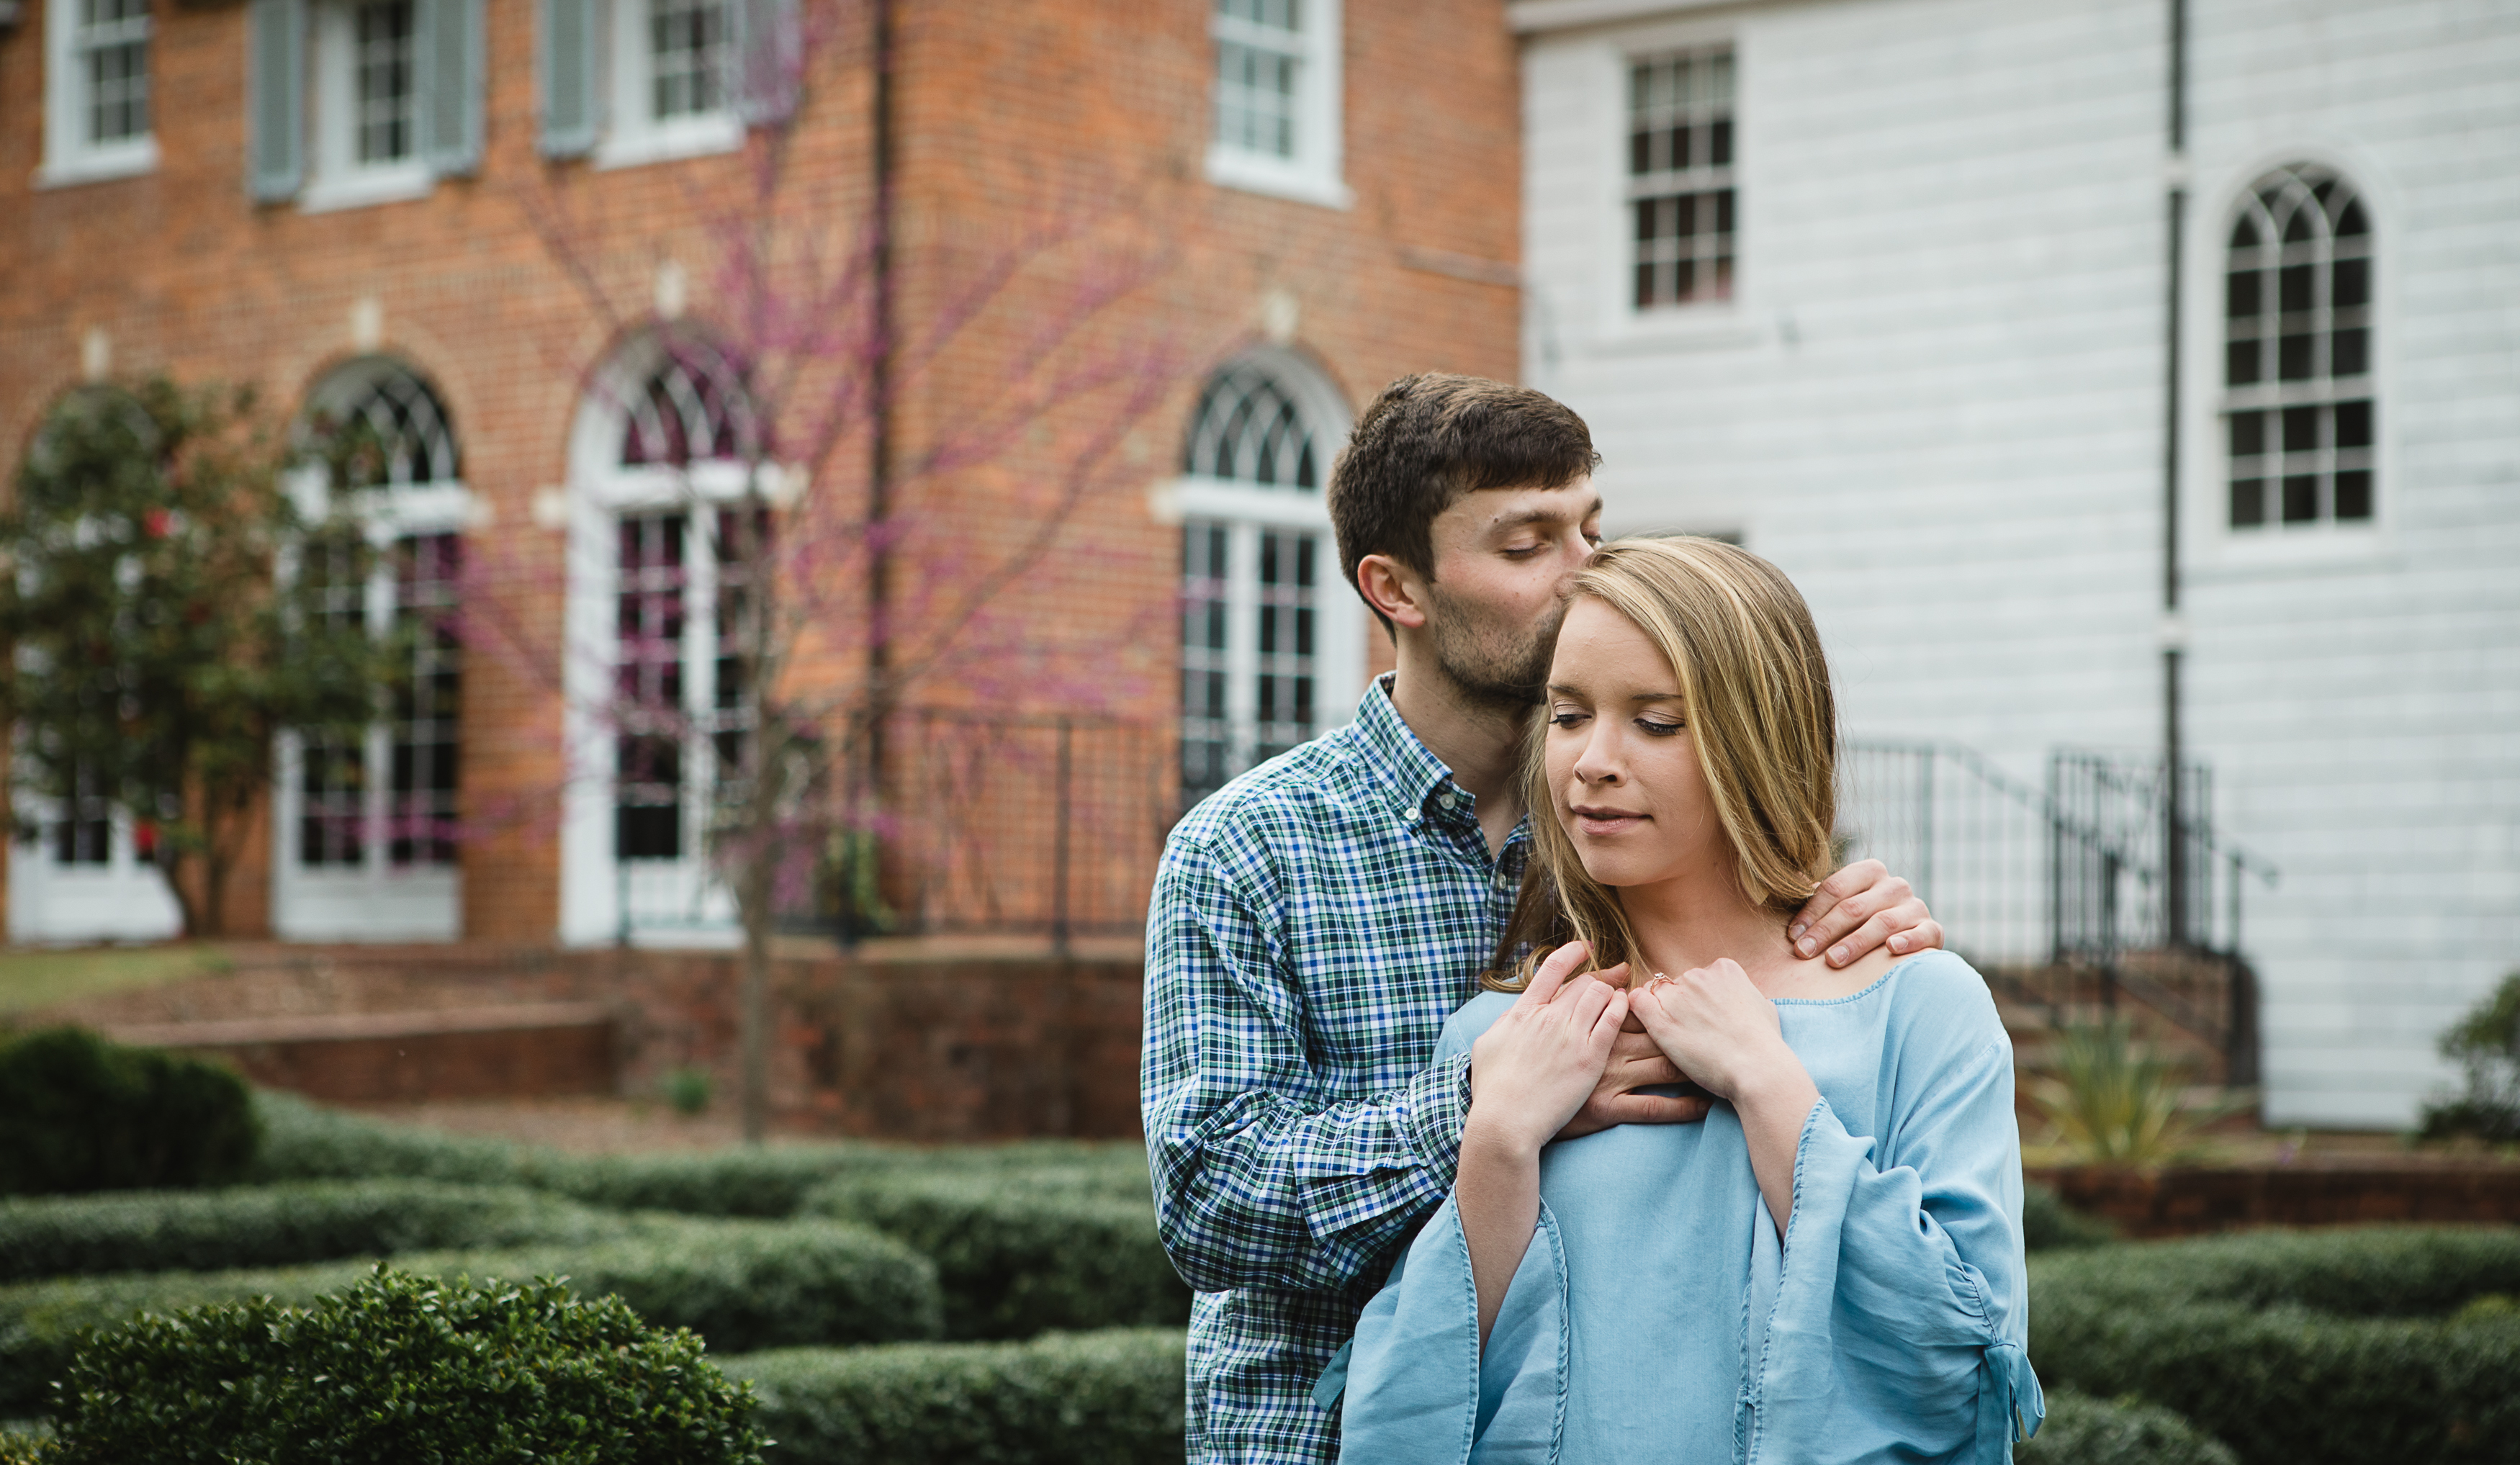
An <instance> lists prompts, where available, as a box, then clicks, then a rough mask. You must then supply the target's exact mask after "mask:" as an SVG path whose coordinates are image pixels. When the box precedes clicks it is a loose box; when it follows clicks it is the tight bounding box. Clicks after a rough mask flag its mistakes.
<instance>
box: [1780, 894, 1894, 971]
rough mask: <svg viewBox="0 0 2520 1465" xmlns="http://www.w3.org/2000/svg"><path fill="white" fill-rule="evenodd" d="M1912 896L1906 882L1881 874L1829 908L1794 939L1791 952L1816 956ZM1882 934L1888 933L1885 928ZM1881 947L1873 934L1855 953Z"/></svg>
mask: <svg viewBox="0 0 2520 1465" xmlns="http://www.w3.org/2000/svg"><path fill="white" fill-rule="evenodd" d="M1912 895H1913V892H1912V891H1911V890H1909V888H1908V882H1907V881H1906V880H1903V879H1901V878H1900V877H1898V876H1897V875H1884V876H1883V877H1882V878H1880V879H1878V880H1876V881H1874V882H1873V883H1872V884H1871V885H1869V886H1868V887H1867V888H1865V889H1863V890H1860V891H1857V892H1856V893H1855V894H1853V895H1850V896H1848V897H1847V898H1846V899H1844V900H1842V901H1839V902H1838V903H1837V904H1836V905H1834V906H1831V907H1830V908H1829V909H1828V911H1827V913H1826V914H1823V915H1822V916H1820V917H1819V918H1817V919H1815V920H1813V921H1812V922H1811V923H1810V925H1809V926H1808V927H1807V928H1805V930H1804V931H1803V933H1802V935H1801V936H1799V937H1796V938H1794V950H1795V951H1797V952H1800V953H1801V954H1804V955H1805V956H1811V955H1816V954H1819V953H1820V952H1821V951H1822V950H1823V949H1824V948H1828V947H1833V946H1836V945H1838V944H1839V943H1841V942H1843V941H1845V940H1846V939H1847V937H1848V936H1849V935H1850V934H1852V933H1853V932H1855V931H1858V930H1860V929H1862V928H1863V926H1864V923H1865V922H1867V921H1868V920H1871V919H1872V918H1873V917H1875V916H1877V915H1879V914H1880V913H1881V912H1882V911H1884V910H1891V909H1893V908H1895V907H1897V906H1899V905H1900V904H1901V903H1902V902H1905V901H1907V900H1908V899H1910V897H1911V896H1912ZM1806 909H1808V908H1806ZM1882 934H1883V935H1886V934H1888V932H1887V929H1886V928H1885V930H1884V931H1883V933H1882ZM1880 944H1881V937H1880V936H1877V935H1876V936H1874V937H1873V938H1872V940H1871V941H1870V942H1869V943H1868V945H1866V946H1865V947H1863V948H1862V949H1861V951H1859V952H1858V953H1857V954H1862V952H1863V951H1870V950H1871V949H1872V947H1875V946H1878V945H1880Z"/></svg>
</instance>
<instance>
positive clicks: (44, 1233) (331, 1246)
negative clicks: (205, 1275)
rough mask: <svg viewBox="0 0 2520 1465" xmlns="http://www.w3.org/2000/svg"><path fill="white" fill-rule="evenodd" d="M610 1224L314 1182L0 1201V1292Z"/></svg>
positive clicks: (470, 1196)
mask: <svg viewBox="0 0 2520 1465" xmlns="http://www.w3.org/2000/svg"><path fill="white" fill-rule="evenodd" d="M626 1224H627V1222H626V1221H625V1220H624V1219H623V1218H621V1217H619V1216H617V1215H613V1214H611V1213H608V1212H603V1211H598V1210H594V1209H592V1208H590V1207H587V1206H582V1205H579V1204H577V1203H576V1202H574V1201H570V1200H564V1199H562V1198H561V1197H559V1196H555V1195H547V1194H545V1193H543V1192H541V1191H536V1190H525V1189H521V1188H519V1187H517V1186H491V1185H451V1184H446V1183H444V1182H441V1181H436V1180H395V1179H385V1180H316V1181H301V1182H297V1183H294V1184H286V1185H254V1186H237V1187H233V1188H230V1189H226V1190H126V1191H115V1192H112V1193H108V1194H103V1195H81V1196H45V1197H40V1198H34V1199H20V1200H0V1282H17V1281H25V1280H30V1279H33V1278H37V1277H56V1276H69V1275H75V1274H81V1273H97V1272H113V1271H178V1270H180V1271H227V1270H233V1269H235V1268H238V1267H246V1266H288V1265H294V1264H297V1263H301V1262H329V1261H333V1260H335V1259H337V1258H341V1257H390V1256H395V1255H397V1254H400V1253H403V1252H417V1251H443V1250H446V1249H449V1248H453V1247H516V1246H523V1245H527V1244H530V1243H543V1244H550V1243H559V1242H572V1243H573V1242H584V1241H591V1240H595V1239H598V1238H600V1237H605V1236H613V1235H618V1234H621V1233H622V1232H623V1230H624V1229H625V1227H626Z"/></svg>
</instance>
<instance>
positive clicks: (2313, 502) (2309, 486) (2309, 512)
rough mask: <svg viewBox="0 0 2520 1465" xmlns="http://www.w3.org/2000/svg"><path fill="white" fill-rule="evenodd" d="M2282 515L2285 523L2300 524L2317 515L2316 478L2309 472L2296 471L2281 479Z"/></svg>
mask: <svg viewBox="0 0 2520 1465" xmlns="http://www.w3.org/2000/svg"><path fill="white" fill-rule="evenodd" d="M2283 516H2284V522H2285V523H2287V524H2301V523H2308V522H2309V521H2311V520H2313V519H2316V518H2318V478H2317V477H2315V476H2313V475H2312V474H2309V473H2296V474H2293V475H2292V476H2290V477H2287V478H2285V479H2284V481H2283Z"/></svg>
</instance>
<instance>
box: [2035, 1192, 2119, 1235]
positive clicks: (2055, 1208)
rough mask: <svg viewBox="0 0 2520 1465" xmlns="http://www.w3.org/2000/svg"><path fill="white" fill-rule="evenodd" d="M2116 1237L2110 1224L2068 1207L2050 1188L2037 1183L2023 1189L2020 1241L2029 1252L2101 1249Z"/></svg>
mask: <svg viewBox="0 0 2520 1465" xmlns="http://www.w3.org/2000/svg"><path fill="white" fill-rule="evenodd" d="M2116 1235H2117V1232H2116V1231H2115V1230H2114V1229H2113V1228H2112V1227H2111V1226H2110V1225H2109V1223H2108V1222H2107V1221H2102V1220H2100V1219H2099V1218H2098V1217H2096V1216H2086V1215H2084V1214H2083V1213H2082V1212H2080V1211H2077V1210H2075V1209H2074V1208H2073V1207H2071V1206H2068V1205H2066V1204H2065V1203H2064V1201H2062V1200H2060V1199H2058V1198H2057V1195H2056V1192H2055V1191H2053V1190H2050V1189H2048V1187H2047V1186H2045V1185H2040V1184H2035V1183H2034V1184H2030V1185H2025V1186H2023V1187H2022V1191H2021V1240H2022V1244H2023V1246H2024V1247H2025V1248H2026V1249H2028V1250H2030V1251H2034V1252H2039V1251H2061V1250H2064V1249H2066V1248H2070V1247H2078V1246H2098V1245H2099V1244H2100V1243H2102V1242H2104V1241H2109V1240H2113V1239H2114V1238H2115V1237H2116Z"/></svg>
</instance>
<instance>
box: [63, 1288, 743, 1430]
mask: <svg viewBox="0 0 2520 1465" xmlns="http://www.w3.org/2000/svg"><path fill="white" fill-rule="evenodd" d="M63 1395H64V1406H63V1408H62V1410H61V1412H60V1414H59V1416H58V1417H57V1419H56V1421H55V1423H56V1426H57V1428H58V1429H59V1431H60V1433H59V1435H58V1437H57V1438H56V1439H55V1440H53V1441H52V1442H50V1443H48V1444H47V1445H45V1446H43V1447H42V1452H41V1454H40V1456H39V1458H40V1459H42V1460H45V1461H51V1462H57V1465H158V1462H165V1465H174V1462H178V1461H197V1460H198V1461H211V1460H309V1461H313V1460H413V1461H418V1460H463V1461H468V1462H475V1461H477V1462H485V1465H499V1462H513V1465H527V1462H532V1461H544V1460H565V1461H569V1462H572V1465H760V1462H761V1453H760V1448H761V1444H762V1443H763V1442H762V1439H761V1434H760V1431H759V1430H758V1429H757V1428H755V1427H754V1425H753V1423H752V1415H753V1412H754V1405H753V1401H752V1399H751V1398H750V1395H749V1393H748V1392H747V1391H746V1390H745V1389H744V1388H743V1387H742V1385H740V1384H732V1383H729V1382H728V1381H727V1379H726V1378H725V1377H724V1376H723V1375H721V1374H720V1373H719V1372H718V1371H717V1370H716V1369H715V1368H712V1367H710V1366H709V1364H708V1362H707V1361H706V1360H705V1359H704V1358H702V1356H701V1353H700V1340H699V1339H698V1338H697V1337H695V1336H693V1335H692V1334H690V1333H688V1332H680V1331H676V1332H666V1331H663V1330H661V1329H657V1328H653V1327H651V1326H649V1325H648V1324H647V1323H646V1322H644V1321H642V1320H641V1318H640V1317H639V1316H638V1314H636V1313H635V1312H633V1311H632V1310H630V1309H629V1308H628V1307H626V1306H624V1305H623V1304H622V1303H621V1301H620V1300H619V1299H617V1298H605V1299H602V1300H599V1301H587V1300H583V1299H580V1298H575V1297H571V1296H570V1295H569V1294H568V1293H567V1291H566V1290H565V1289H564V1288H562V1287H559V1286H549V1285H541V1284H536V1285H531V1286H524V1287H511V1286H506V1285H491V1286H483V1287H472V1286H461V1285H455V1286H450V1285H447V1284H445V1283H442V1282H438V1281H435V1280H431V1279H427V1278H423V1277H415V1276H410V1275H407V1274H403V1273H397V1272H390V1271H382V1270H380V1271H379V1272H378V1273H377V1274H375V1275H372V1276H370V1277H367V1278H365V1279H364V1280H362V1281H361V1282H359V1283H358V1284H357V1285H356V1286H354V1287H352V1288H350V1289H349V1290H348V1291H346V1292H344V1293H341V1294H339V1295H337V1296H331V1297H326V1298H323V1299H321V1300H320V1301H318V1302H317V1303H316V1304H315V1305H314V1306H313V1307H312V1308H309V1309H305V1310H299V1309H295V1308H286V1307H283V1306H281V1305H279V1304H277V1303H275V1302H273V1301H271V1300H270V1299H268V1298H256V1299H252V1300H249V1301H247V1302H243V1303H239V1304H233V1305H229V1306H223V1307H217V1308H209V1309H204V1310H200V1311H196V1312H188V1313H184V1314H180V1315H177V1316H172V1317H161V1316H151V1317H144V1318H141V1319H140V1320H138V1321H136V1322H134V1323H133V1324H131V1325H130V1326H128V1327H123V1328H118V1329H115V1330H113V1331H112V1332H110V1333H107V1334H105V1335H104V1336H102V1337H99V1338H96V1339H94V1340H92V1341H90V1342H89V1343H88V1344H87V1345H86V1346H85V1347H83V1348H81V1349H80V1350H79V1352H78V1355H77V1357H76V1358H75V1359H74V1360H73V1361H72V1362H71V1363H70V1365H69V1368H68V1372H67V1378H66V1379H65V1380H64V1385H63Z"/></svg>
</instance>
